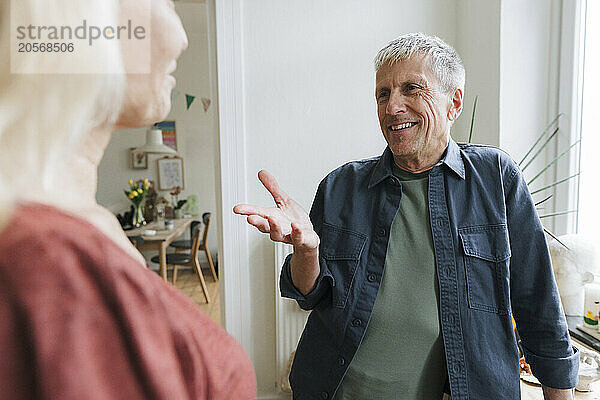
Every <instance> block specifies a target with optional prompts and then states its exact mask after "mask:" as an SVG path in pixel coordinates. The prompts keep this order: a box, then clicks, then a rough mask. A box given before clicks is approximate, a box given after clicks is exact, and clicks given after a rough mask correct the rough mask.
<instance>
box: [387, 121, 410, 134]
mask: <svg viewBox="0 0 600 400" xmlns="http://www.w3.org/2000/svg"><path fill="white" fill-rule="evenodd" d="M415 125H417V122H404V123H402V124H396V125H390V126H388V129H389V130H390V131H392V132H399V131H404V130H406V129H410V128H412V127H413V126H415Z"/></svg>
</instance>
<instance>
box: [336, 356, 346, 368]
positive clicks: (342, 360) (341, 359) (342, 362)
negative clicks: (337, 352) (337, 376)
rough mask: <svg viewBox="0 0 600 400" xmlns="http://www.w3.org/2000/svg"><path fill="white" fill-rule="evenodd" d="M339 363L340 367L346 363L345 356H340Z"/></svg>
mask: <svg viewBox="0 0 600 400" xmlns="http://www.w3.org/2000/svg"><path fill="white" fill-rule="evenodd" d="M338 364H339V365H340V367H343V366H344V365H346V360H344V357H340V358H338Z"/></svg>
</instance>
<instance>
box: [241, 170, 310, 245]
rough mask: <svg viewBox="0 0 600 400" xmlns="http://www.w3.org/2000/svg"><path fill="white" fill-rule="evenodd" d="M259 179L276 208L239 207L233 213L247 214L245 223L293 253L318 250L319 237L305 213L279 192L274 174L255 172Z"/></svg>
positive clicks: (282, 192) (284, 194)
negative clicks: (290, 247) (287, 245)
mask: <svg viewBox="0 0 600 400" xmlns="http://www.w3.org/2000/svg"><path fill="white" fill-rule="evenodd" d="M258 179H259V180H260V182H261V183H262V184H263V186H264V187H265V188H266V189H267V190H268V191H269V193H271V196H273V200H274V201H275V207H260V206H254V205H250V204H238V205H237V206H235V207H234V208H233V212H234V213H236V214H240V215H247V216H248V217H247V221H248V223H249V224H250V225H253V226H255V227H256V228H257V229H258V230H259V231H261V232H263V233H268V234H270V236H271V240H273V241H274V242H283V243H288V244H291V245H293V246H294V253H296V252H310V251H314V250H316V249H317V248H318V247H319V236H318V235H317V234H316V233H315V231H314V229H313V226H312V223H311V222H310V218H309V217H308V214H307V213H306V211H304V209H303V208H302V207H301V206H300V205H299V204H298V203H296V202H295V201H294V200H293V199H292V198H291V197H289V196H288V195H287V194H286V193H285V192H284V191H283V190H281V188H280V187H279V185H278V184H277V180H275V177H273V175H271V174H270V173H268V172H267V171H265V170H262V171H260V172H259V173H258Z"/></svg>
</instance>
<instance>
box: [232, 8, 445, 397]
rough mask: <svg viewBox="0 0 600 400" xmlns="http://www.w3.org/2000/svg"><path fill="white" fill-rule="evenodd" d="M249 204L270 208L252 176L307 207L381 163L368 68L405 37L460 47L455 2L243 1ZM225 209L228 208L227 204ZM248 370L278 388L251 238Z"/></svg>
mask: <svg viewBox="0 0 600 400" xmlns="http://www.w3.org/2000/svg"><path fill="white" fill-rule="evenodd" d="M242 23H243V39H242V40H243V51H244V77H245V88H244V89H245V97H244V98H245V115H246V146H247V147H246V148H247V171H248V176H247V179H248V201H250V202H253V203H257V204H263V205H271V204H272V200H271V199H270V198H269V196H268V193H266V191H265V190H264V189H263V188H262V187H261V186H260V183H259V182H258V181H257V179H256V173H257V172H258V171H259V170H260V169H263V168H264V169H268V170H270V171H272V172H273V173H274V174H275V175H276V177H277V178H278V179H279V181H280V184H281V186H282V188H284V189H285V190H287V191H288V193H289V194H290V195H291V196H292V197H294V198H295V199H297V201H299V202H300V204H302V205H303V206H304V207H305V208H307V209H308V208H309V207H310V205H311V202H312V198H313V196H314V192H315V189H316V187H317V185H318V183H319V181H320V180H321V179H322V178H323V177H324V176H325V175H326V174H327V173H328V172H329V171H330V170H332V169H334V168H336V167H337V166H339V165H341V164H342V163H344V162H346V161H349V160H355V159H360V158H364V157H370V156H375V155H379V154H381V152H382V151H383V149H384V148H385V142H384V140H383V138H382V135H381V132H380V131H379V127H378V123H377V118H376V110H375V102H374V72H373V66H372V60H373V58H374V56H375V54H376V53H377V51H378V50H379V49H380V48H381V47H383V46H384V45H385V44H386V43H387V42H388V41H390V40H392V39H393V38H395V37H397V36H399V35H400V34H402V33H406V32H412V31H424V32H427V33H433V34H436V35H439V36H441V37H442V38H444V39H445V40H447V41H448V42H449V43H450V44H456V43H455V42H456V41H455V36H456V30H455V7H454V2H450V1H447V0H436V1H431V0H430V1H420V2H414V1H409V0H403V1H399V0H385V1H383V0H378V1H369V2H364V1H358V0H350V1H348V0H345V1H342V0H335V1H321V0H309V1H303V2H299V3H298V2H282V1H278V0H262V1H259V0H251V1H246V2H244V7H243V15H242ZM223 207H224V209H225V210H227V209H228V207H229V206H228V205H223ZM249 250H250V266H249V268H250V271H251V273H250V275H251V277H252V278H251V282H250V287H251V301H252V310H253V313H252V321H253V324H254V325H253V329H252V330H253V337H254V349H252V350H253V354H254V360H253V361H254V365H255V368H256V374H257V379H258V389H259V393H260V394H262V395H265V394H266V393H271V392H273V389H274V386H275V379H276V377H275V376H276V375H275V370H274V367H275V345H274V344H275V322H274V300H273V296H274V283H275V279H278V277H276V276H274V272H273V262H274V255H273V245H272V244H271V243H270V241H269V240H268V238H267V237H265V236H261V235H260V234H258V233H255V232H254V231H252V232H251V233H250V235H249Z"/></svg>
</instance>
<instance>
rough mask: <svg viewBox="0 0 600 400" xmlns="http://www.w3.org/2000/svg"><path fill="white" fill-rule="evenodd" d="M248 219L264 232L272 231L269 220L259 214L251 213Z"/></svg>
mask: <svg viewBox="0 0 600 400" xmlns="http://www.w3.org/2000/svg"><path fill="white" fill-rule="evenodd" d="M246 221H248V223H249V224H250V225H252V226H254V227H256V228H257V229H258V230H259V231H261V232H262V233H269V232H270V231H271V230H270V228H269V222H268V221H267V220H266V219H264V218H262V217H259V216H258V215H250V216H248V218H246Z"/></svg>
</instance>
